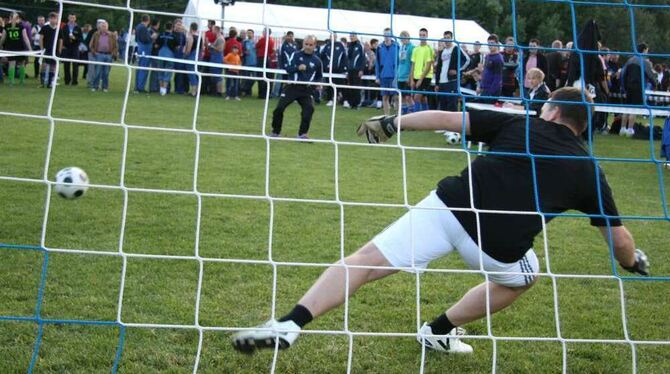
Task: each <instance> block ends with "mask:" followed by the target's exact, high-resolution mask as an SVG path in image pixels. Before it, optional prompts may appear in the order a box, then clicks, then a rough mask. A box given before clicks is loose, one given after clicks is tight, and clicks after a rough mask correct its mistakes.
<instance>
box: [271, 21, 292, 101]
mask: <svg viewBox="0 0 670 374" xmlns="http://www.w3.org/2000/svg"><path fill="white" fill-rule="evenodd" d="M297 51H298V47H297V46H296V45H295V40H294V39H293V31H288V32H287V33H286V36H284V43H282V45H281V47H280V48H279V68H280V69H284V70H288V67H289V66H291V62H293V57H294V56H295V54H296V52H297ZM275 78H276V79H286V74H277V75H276V76H275ZM274 84H275V87H278V89H277V91H276V93H274V94H273V95H277V96H279V93H280V92H281V90H280V89H279V87H281V83H280V82H274ZM273 92H275V91H274V90H273Z"/></svg>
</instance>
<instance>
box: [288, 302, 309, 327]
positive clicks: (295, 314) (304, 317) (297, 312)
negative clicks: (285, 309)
mask: <svg viewBox="0 0 670 374" xmlns="http://www.w3.org/2000/svg"><path fill="white" fill-rule="evenodd" d="M313 319H314V317H312V313H311V312H310V311H309V310H308V309H307V308H305V307H304V306H302V305H300V304H296V305H295V307H293V310H291V312H290V313H289V314H287V315H285V316H283V317H282V318H280V319H279V322H284V321H293V322H295V324H296V325H298V326H300V328H303V327H305V325H306V324H308V323H310V322H312V320H313Z"/></svg>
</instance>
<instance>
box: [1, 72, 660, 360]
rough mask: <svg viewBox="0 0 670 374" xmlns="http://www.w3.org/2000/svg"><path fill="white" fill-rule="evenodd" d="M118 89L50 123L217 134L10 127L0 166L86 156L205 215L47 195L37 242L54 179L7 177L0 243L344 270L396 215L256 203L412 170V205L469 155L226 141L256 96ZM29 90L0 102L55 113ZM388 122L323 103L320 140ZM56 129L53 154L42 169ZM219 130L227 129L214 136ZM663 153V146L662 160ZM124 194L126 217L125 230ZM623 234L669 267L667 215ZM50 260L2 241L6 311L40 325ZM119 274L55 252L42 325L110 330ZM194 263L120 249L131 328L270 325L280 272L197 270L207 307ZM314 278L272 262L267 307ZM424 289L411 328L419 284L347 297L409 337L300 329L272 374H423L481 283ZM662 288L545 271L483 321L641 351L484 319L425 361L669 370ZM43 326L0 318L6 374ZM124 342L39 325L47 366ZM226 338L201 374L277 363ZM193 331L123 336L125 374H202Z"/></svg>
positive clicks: (8, 172) (578, 252)
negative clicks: (431, 337)
mask: <svg viewBox="0 0 670 374" xmlns="http://www.w3.org/2000/svg"><path fill="white" fill-rule="evenodd" d="M126 81H127V72H126V71H125V70H123V69H120V68H113V69H112V83H111V90H110V92H109V93H106V94H105V93H101V92H96V93H92V92H90V91H89V90H87V89H85V87H81V86H80V87H69V86H58V88H57V89H56V95H55V99H54V102H53V108H52V112H51V115H52V116H53V117H54V118H67V119H78V120H87V121H103V122H112V123H117V124H118V123H121V122H122V121H124V122H125V123H126V124H128V125H140V126H152V127H156V128H166V129H191V128H192V126H193V122H194V118H195V120H196V125H197V129H198V130H200V131H205V132H208V133H207V134H201V135H200V136H197V135H196V134H195V133H193V132H174V131H152V130H146V129H137V128H129V129H128V130H127V134H126V133H125V131H124V128H123V127H119V126H99V125H90V124H81V123H68V122H63V121H58V120H56V121H54V123H53V127H52V126H51V123H50V121H48V120H45V119H30V118H26V117H23V118H22V117H15V116H0V175H2V176H11V177H20V178H36V179H41V178H42V177H43V176H44V175H45V164H46V165H47V167H48V170H46V175H47V176H48V178H49V179H50V180H53V178H54V177H55V174H56V172H57V171H58V170H60V169H61V168H63V167H66V166H73V165H75V166H79V167H82V168H83V169H84V170H86V171H87V172H88V174H89V177H90V179H91V181H92V183H94V184H99V185H111V186H118V185H119V184H120V183H121V178H123V180H124V183H125V186H126V187H129V188H147V189H167V190H176V191H193V190H194V188H195V189H197V191H199V192H202V193H204V194H205V196H203V197H202V199H201V201H200V208H201V210H200V212H199V209H198V207H199V200H198V198H197V197H196V196H195V195H194V194H178V193H169V194H158V193H148V192H142V191H130V192H128V194H127V199H126V196H125V195H124V193H123V191H121V190H119V189H109V188H91V189H89V191H88V192H87V194H86V195H85V196H84V197H83V198H81V199H79V200H74V201H66V200H63V199H61V198H59V197H58V196H57V195H55V194H53V193H52V196H51V199H50V205H49V214H48V219H47V224H46V227H45V230H44V232H43V221H44V213H45V201H46V199H47V196H46V194H47V187H46V185H45V184H43V183H29V182H23V181H9V180H0V207H1V208H0V243H4V244H8V245H30V246H39V245H40V243H41V240H42V236H44V244H45V245H46V247H47V248H61V249H80V250H88V251H95V252H118V251H119V247H120V246H122V249H123V251H124V252H125V253H127V254H152V255H174V256H193V255H194V254H195V251H196V248H197V250H198V251H199V254H200V256H202V257H203V258H206V259H222V258H228V259H230V258H232V259H241V260H268V259H269V250H270V249H271V256H272V260H273V261H278V262H306V263H318V264H323V266H325V265H327V264H329V263H332V262H334V261H337V260H338V259H339V258H340V256H341V251H342V250H343V251H344V253H345V254H349V253H351V252H353V251H354V250H356V249H357V248H358V247H359V246H361V245H363V244H364V243H366V242H367V241H368V240H369V239H370V238H371V237H372V236H373V235H374V234H376V233H377V232H379V231H380V230H382V229H383V228H384V227H385V226H387V225H388V224H389V223H390V222H392V221H393V220H394V219H395V218H397V217H399V216H400V215H401V214H402V213H403V212H404V209H403V208H398V207H370V206H352V205H345V206H340V205H338V204H324V203H316V202H296V201H287V200H286V199H284V200H282V199H279V200H273V201H270V200H268V199H265V198H264V196H265V195H266V193H267V194H269V196H271V197H273V198H290V199H313V200H328V201H331V202H332V201H336V200H337V199H339V200H341V201H345V202H373V203H385V204H403V203H404V202H405V191H404V187H403V160H404V162H405V166H406V197H407V200H408V202H409V203H410V204H415V203H417V202H418V201H419V200H420V199H421V198H423V197H424V196H425V195H426V194H427V193H428V192H429V191H430V190H431V189H433V188H434V186H435V183H436V182H437V181H438V180H439V179H440V178H442V177H443V176H445V175H447V174H454V173H457V172H459V171H460V170H461V169H462V168H463V167H464V165H466V162H467V157H466V155H465V154H464V153H462V152H443V151H441V150H442V149H447V148H448V147H447V146H446V144H445V142H444V140H443V137H442V136H440V135H437V134H433V133H408V134H403V135H402V138H401V143H402V144H403V145H406V146H425V147H432V148H434V149H432V150H427V149H426V150H412V149H407V150H405V151H404V152H403V150H401V149H400V148H380V147H362V146H358V145H348V144H337V143H314V144H303V143H297V142H292V141H282V140H272V141H267V140H265V139H259V138H251V137H244V136H234V135H259V134H261V130H262V126H263V113H264V111H263V104H264V102H263V101H262V100H258V99H255V98H249V99H244V100H243V101H242V102H234V101H224V100H222V99H220V98H219V99H216V98H211V97H203V98H202V100H201V101H200V105H199V107H198V111H197V113H194V111H195V105H194V102H195V101H194V100H193V99H192V98H188V97H177V96H174V95H171V96H168V97H160V96H158V95H134V94H131V95H130V96H129V100H128V102H127V108H126V112H125V116H122V113H123V111H122V109H123V104H124V103H123V99H124V90H125V86H126ZM36 85H37V84H36V83H35V82H34V81H30V83H29V84H28V85H26V86H25V87H9V86H8V85H6V84H5V85H0V111H3V112H8V111H11V112H15V113H21V114H36V115H45V114H47V106H48V103H49V97H50V91H49V90H44V89H38V88H36ZM275 104H276V102H275V101H274V100H271V101H270V102H269V108H268V113H271V111H272V109H274V105H275ZM378 113H379V111H376V110H372V109H363V110H360V111H352V110H345V109H339V108H338V110H337V112H336V115H335V119H334V126H331V116H332V111H331V108H327V107H326V106H325V105H321V106H318V107H317V109H316V113H315V116H314V120H313V123H312V130H311V131H310V135H311V136H312V137H313V138H315V139H330V138H331V134H332V137H333V139H334V140H336V141H338V142H358V143H361V144H362V141H361V140H360V139H358V138H357V137H356V136H355V133H354V130H355V128H356V126H357V124H358V123H359V122H360V121H361V120H362V119H364V118H367V117H369V116H372V115H375V114H378ZM194 116H195V117H194ZM298 118H299V107H298V106H297V104H296V105H294V106H292V107H290V108H289V110H288V111H287V115H286V118H285V123H284V136H287V137H294V136H295V135H296V132H297V128H298ZM268 121H269V118H268ZM51 129H53V130H54V131H53V134H52V135H53V140H52V147H51V153H50V155H49V159H48V162H46V163H45V160H46V159H47V149H48V144H49V142H50V141H49V140H50V136H51V135H50V130H51ZM266 131H268V132H269V129H268V130H266ZM222 132H223V133H226V134H231V135H230V136H218V135H215V134H214V133H222ZM126 135H127V152H126V159H125V173H124V174H123V176H122V175H121V170H122V169H121V166H122V155H123V149H124V138H125V136H126ZM658 146H659V144H658V143H656V144H654V148H653V150H654V151H655V152H656V154H658ZM450 149H456V148H450ZM594 149H595V153H596V154H597V155H598V156H601V157H605V156H607V157H627V158H639V159H648V158H650V157H651V150H652V148H651V147H650V144H649V142H645V141H638V140H630V139H624V138H620V137H618V136H598V137H597V139H596V144H595V148H594ZM336 160H337V161H338V162H337V163H336ZM196 163H197V165H198V171H197V185H195V186H194V180H195V179H194V172H195V171H194V170H195V168H194V166H195V165H196ZM336 165H337V169H336ZM603 167H604V168H605V170H606V172H607V175H608V180H609V182H610V184H611V185H612V188H613V190H614V193H615V197H616V198H617V202H618V205H619V210H620V212H621V213H622V214H624V215H631V216H638V215H642V216H654V217H662V216H663V214H664V211H665V209H667V207H664V206H663V201H662V199H661V193H660V190H659V186H660V184H659V178H660V179H661V180H662V185H663V188H664V189H665V191H670V182H669V181H670V176H668V173H667V171H666V172H663V174H660V171H659V170H660V169H659V168H657V167H656V166H655V165H651V164H644V163H632V162H629V163H618V162H603ZM266 170H269V173H267V174H266ZM266 182H267V184H266ZM266 188H267V189H266ZM218 194H224V195H226V196H217V195H218ZM230 195H248V196H253V197H255V198H252V199H241V198H233V197H230ZM124 199H126V201H127V207H126V209H127V210H126V221H125V227H124V228H123V229H122V216H123V212H124ZM270 217H272V225H271V224H270ZM342 217H343V219H344V224H343V226H342V227H343V231H344V232H343V233H342V232H341V226H340V222H341V218H342ZM198 222H200V230H199V235H197V234H196V226H197V223H198ZM627 226H628V227H629V228H630V229H631V231H632V233H633V234H634V236H635V238H636V241H637V244H638V246H639V247H640V248H643V249H644V250H645V251H646V252H647V254H648V255H649V257H650V260H651V262H652V266H653V267H652V272H653V274H654V275H656V276H670V264H669V261H668V260H670V253H668V238H670V236H668V229H669V228H670V227H669V225H668V221H667V220H665V221H663V220H656V221H650V220H646V221H641V220H630V221H627ZM122 231H123V232H122ZM270 235H271V248H269V243H270ZM547 237H548V243H549V246H548V248H544V244H543V239H542V237H538V238H537V240H536V243H535V248H536V252H537V253H538V256H539V258H540V263H541V266H542V271H547V265H548V261H547V258H548V256H549V258H550V260H551V261H550V262H549V265H550V268H551V271H552V272H553V273H554V274H586V275H612V266H611V259H610V256H609V252H608V249H607V247H606V245H605V244H604V243H603V241H602V239H601V238H600V236H599V233H598V232H597V231H596V230H594V229H593V228H591V227H590V226H589V224H588V220H586V219H583V218H558V219H556V220H554V221H553V222H552V224H551V225H550V226H549V227H548V230H547ZM341 238H343V240H342V241H341ZM342 246H343V247H342ZM547 255H548V256H547ZM44 257H45V254H44V253H43V252H41V251H35V250H26V249H23V250H19V249H7V248H0V287H1V289H2V291H1V292H0V296H1V297H0V316H14V317H27V318H31V317H35V309H36V304H37V300H38V289H39V285H40V274H41V272H42V264H43V262H44ZM122 265H123V260H122V258H121V257H120V256H101V255H81V254H71V253H62V252H61V253H59V252H50V253H49V255H48V267H47V270H46V284H45V287H44V294H43V300H42V303H41V306H40V307H41V314H40V316H41V318H44V319H56V320H87V321H112V322H114V321H116V317H117V311H118V309H119V291H120V290H119V288H120V280H121V269H122ZM431 268H449V269H463V268H464V265H463V263H462V262H461V261H460V259H459V258H458V256H457V255H453V256H451V257H448V258H444V259H442V260H440V261H437V262H435V263H433V264H432V266H431ZM199 270H200V269H199V263H198V261H195V260H188V259H183V260H182V259H157V258H154V259H147V258H138V257H128V258H127V269H126V277H125V287H124V295H123V306H122V309H121V320H122V321H123V322H124V323H131V324H145V323H148V324H168V325H193V324H194V323H195V318H196V312H197V314H198V318H199V323H200V325H201V326H204V327H224V328H233V327H236V326H237V327H247V326H253V325H256V324H259V323H261V322H263V321H264V320H266V319H267V318H268V317H269V316H270V315H271V313H272V310H271V309H272V305H273V300H272V285H273V279H274V278H273V267H272V266H271V265H269V264H251V263H244V264H241V263H225V262H213V261H205V262H204V266H203V274H202V290H201V298H200V303H199V310H198V311H196V310H195V309H196V298H197V297H196V292H197V284H198V277H199ZM322 270H323V268H322V267H315V266H288V265H278V266H277V267H276V312H275V313H276V314H283V313H285V312H286V311H288V310H289V309H290V308H291V307H292V305H293V304H294V302H295V301H296V300H297V299H298V298H299V297H300V296H301V295H302V293H303V292H304V291H305V290H306V289H307V288H308V287H309V285H310V284H311V283H312V282H313V281H314V280H315V279H316V277H317V276H318V274H319V273H320V272H321V271H322ZM419 279H420V287H419V290H420V297H419V300H420V305H419V307H420V315H419V316H418V318H417V305H416V300H417V276H416V275H414V274H399V275H396V276H393V277H390V278H387V279H384V280H382V281H380V282H377V283H375V284H372V285H368V286H366V287H364V288H363V289H362V290H361V291H360V293H359V294H357V295H356V297H354V298H352V299H351V301H350V304H349V310H348V320H347V322H348V328H349V331H351V332H352V333H357V332H378V333H389V332H400V333H405V334H408V335H407V336H401V337H382V336H361V335H354V336H353V338H352V339H351V340H350V339H349V336H348V335H343V334H340V335H332V334H304V336H303V337H301V339H300V340H299V341H298V343H297V345H296V346H295V347H294V348H291V349H290V350H288V351H285V352H281V353H280V354H279V355H278V357H277V360H276V372H278V373H315V372H319V373H340V372H345V371H346V369H347V360H348V355H349V350H350V349H351V352H352V359H351V360H352V361H351V367H352V371H353V372H355V373H412V372H419V370H420V368H421V363H422V355H421V349H420V346H419V345H418V344H417V343H416V341H415V338H414V337H413V336H410V335H409V334H413V333H415V332H416V330H417V324H418V323H419V322H421V321H424V320H432V318H434V317H435V316H436V315H437V314H439V313H441V312H442V311H443V310H444V309H446V308H447V307H448V306H449V305H451V304H452V303H453V302H455V301H456V300H457V299H458V298H459V297H460V296H461V295H462V294H463V293H464V292H465V291H466V290H467V289H468V288H469V287H472V286H473V285H475V284H477V283H479V282H481V277H480V276H478V275H473V274H456V273H444V272H442V273H437V272H427V273H424V274H423V275H421V276H420V278H419ZM554 287H556V290H557V294H558V297H557V299H556V301H557V303H558V311H559V313H558V314H557V315H556V314H555V312H554V310H555V300H554ZM621 290H622V291H623V294H624V299H623V306H624V307H625V314H623V315H622V313H623V311H624V309H622V300H621V297H620V293H621ZM669 294H670V282H668V281H658V280H657V281H640V280H638V279H625V280H624V281H623V282H620V281H619V280H617V279H611V278H601V279H594V278H591V279H586V278H556V279H555V284H554V283H553V282H552V278H551V277H549V276H544V277H542V278H541V279H540V280H539V281H538V283H537V285H536V286H535V287H534V288H533V289H531V290H530V291H529V292H527V293H526V295H524V297H523V298H522V299H521V300H519V301H518V302H517V303H516V304H514V305H513V306H512V307H510V308H509V309H507V310H505V311H503V312H501V313H499V314H496V315H495V316H493V317H492V318H491V321H490V324H491V330H490V333H491V334H493V335H494V336H496V337H540V338H543V339H546V338H554V339H555V338H557V337H559V336H560V337H561V338H565V339H611V340H623V339H625V335H624V328H625V329H626V330H627V332H628V335H629V337H630V338H631V339H633V340H635V341H638V342H640V343H639V344H634V345H631V344H628V343H613V344H604V343H602V342H588V341H569V342H567V343H565V345H563V344H562V343H561V342H560V341H558V340H553V341H552V340H547V341H541V342H540V341H533V342H530V341H518V340H517V341H515V340H505V339H497V340H495V341H494V340H492V339H488V338H487V336H488V334H489V330H488V327H487V322H486V321H485V320H483V321H480V322H477V323H472V324H469V325H466V326H465V327H466V328H467V330H468V333H469V334H472V335H477V336H479V337H480V338H481V339H471V340H470V341H469V342H470V343H471V344H472V345H473V346H474V348H475V353H474V354H473V355H471V356H465V357H464V356H446V355H442V354H438V353H434V352H427V353H426V355H425V372H426V373H444V372H456V373H484V372H490V371H491V369H492V367H493V366H495V369H496V370H497V372H499V373H556V372H561V370H562V360H563V352H564V350H565V354H566V362H567V372H569V373H630V372H631V371H632V369H633V365H632V364H633V362H635V364H636V366H637V370H638V372H640V373H668V372H670V345H655V344H644V342H645V341H668V340H670V323H669V322H668V321H670V310H669V308H668V295H669ZM344 321H345V310H344V308H339V309H337V310H335V311H333V312H331V313H330V314H328V315H326V316H325V317H324V318H322V319H319V320H318V321H316V322H315V323H313V324H310V325H309V326H308V329H312V330H335V331H338V330H343V329H344ZM624 321H625V327H624ZM558 325H560V332H559V329H558V328H557V326H558ZM37 335H38V325H37V324H36V323H34V322H30V321H0V373H14V372H18V373H20V372H26V371H27V370H28V368H29V365H30V362H31V355H32V353H33V349H34V345H35V340H36V337H37ZM119 335H120V328H119V327H118V326H117V325H109V326H97V325H82V324H65V323H60V324H53V323H52V324H44V325H43V330H42V341H41V345H40V346H39V352H38V357H37V360H36V365H35V371H36V372H45V373H52V372H53V373H98V372H109V371H111V369H112V367H113V364H114V360H115V354H116V349H117V346H118V344H119ZM229 337H230V333H229V332H226V331H211V330H207V331H205V332H204V334H203V343H202V353H201V357H200V362H199V371H200V372H204V373H262V372H269V371H270V369H271V367H272V365H273V353H272V352H261V353H259V354H256V355H254V356H244V355H239V354H237V353H236V352H235V351H233V349H232V348H231V346H230V342H229ZM198 339H199V336H198V331H197V330H195V329H176V328H151V329H149V328H140V327H128V328H126V331H125V341H124V345H123V351H122V355H121V360H120V363H119V371H121V372H127V373H152V372H168V373H177V372H192V371H193V367H194V363H195V359H196V352H197V347H198ZM350 344H352V346H351V348H350ZM494 344H495V352H496V354H495V356H494V354H493V353H494ZM494 362H495V364H494Z"/></svg>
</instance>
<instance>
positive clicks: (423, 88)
mask: <svg viewBox="0 0 670 374" xmlns="http://www.w3.org/2000/svg"><path fill="white" fill-rule="evenodd" d="M430 86H431V84H430V78H428V77H426V78H424V79H423V80H422V81H421V85H420V86H418V87H417V88H416V90H417V91H426V92H428V91H434V90H431V88H430Z"/></svg>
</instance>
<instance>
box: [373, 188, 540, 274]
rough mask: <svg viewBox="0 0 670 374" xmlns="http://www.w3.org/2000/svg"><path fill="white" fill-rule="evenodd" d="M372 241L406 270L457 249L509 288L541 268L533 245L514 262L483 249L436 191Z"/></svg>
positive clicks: (471, 263) (422, 266)
mask: <svg viewBox="0 0 670 374" xmlns="http://www.w3.org/2000/svg"><path fill="white" fill-rule="evenodd" d="M372 242H373V243H374V244H375V245H376V246H377V248H378V249H379V250H380V251H381V253H382V254H383V255H384V257H386V259H387V260H388V261H389V263H391V265H392V266H394V267H402V268H406V269H403V270H407V271H413V270H423V269H425V268H426V267H428V264H429V263H430V262H431V261H433V260H435V259H437V258H440V257H442V256H446V255H447V254H449V253H450V252H452V251H453V250H454V249H456V250H457V251H458V253H459V254H460V255H461V257H462V258H463V260H464V261H465V263H466V264H467V265H468V266H469V267H470V268H471V269H476V270H484V271H486V272H495V273H493V274H489V280H490V281H492V282H494V283H497V284H501V285H503V286H508V287H523V286H527V285H529V284H530V283H532V281H533V275H532V273H537V272H538V271H539V268H540V267H539V263H538V260H537V256H536V255H535V251H533V249H532V248H531V249H529V250H528V251H527V252H526V254H525V255H524V256H523V257H522V258H521V259H520V260H519V261H517V262H513V263H505V262H500V261H498V260H496V259H494V258H492V257H491V256H489V255H487V254H486V253H484V252H483V251H480V250H479V247H478V246H477V244H476V243H475V242H474V241H473V240H472V238H470V235H468V233H467V232H466V231H465V229H464V228H463V226H461V224H460V222H458V219H456V217H455V216H454V215H453V214H452V213H451V211H449V210H448V209H447V206H446V205H445V204H444V203H443V202H442V200H440V198H439V197H437V194H436V193H435V191H432V192H431V193H430V194H429V195H428V196H427V197H426V198H425V199H423V200H422V201H421V202H420V203H419V204H417V205H416V206H415V207H413V208H412V209H411V210H410V211H409V212H407V213H405V215H403V216H402V217H400V219H398V220H397V221H395V222H394V223H393V224H391V225H390V226H389V227H387V228H386V229H385V230H384V231H382V232H381V233H379V235H377V236H375V238H374V239H372ZM480 255H481V261H482V262H481V264H482V266H483V267H482V266H480Z"/></svg>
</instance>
